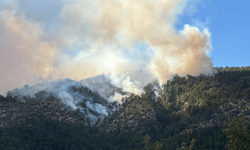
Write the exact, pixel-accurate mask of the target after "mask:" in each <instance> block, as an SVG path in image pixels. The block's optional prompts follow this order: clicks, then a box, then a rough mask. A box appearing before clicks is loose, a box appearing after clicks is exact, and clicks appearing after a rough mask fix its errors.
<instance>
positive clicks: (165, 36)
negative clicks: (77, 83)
mask: <svg viewBox="0 0 250 150" xmlns="http://www.w3.org/2000/svg"><path fill="white" fill-rule="evenodd" d="M189 2H190V1H187V0H175V1H172V0H154V1H151V0H105V1H102V0H75V1H69V0H64V1H60V0H51V1H40V0H38V1H29V0H18V1H17V0H8V1H0V70H1V73H0V85H1V86H0V93H2V94H4V93H5V92H6V91H8V90H10V89H13V88H20V87H22V86H23V85H25V84H29V85H32V84H35V83H38V82H43V81H51V80H56V79H62V78H71V79H74V80H81V79H84V78H88V77H92V76H96V75H99V74H108V75H110V79H112V84H114V85H116V86H118V87H121V88H123V89H124V91H130V92H135V93H140V92H141V90H140V87H142V86H144V85H146V84H147V83H148V82H150V81H152V80H154V79H158V80H159V81H160V82H165V81H166V80H168V79H170V77H171V76H172V75H173V74H200V73H204V74H209V73H210V74H212V73H213V64H212V60H211V58H210V57H208V54H209V52H210V50H211V44H210V32H209V30H208V29H207V28H205V29H204V30H203V31H200V30H199V29H198V28H197V27H192V26H190V25H185V26H184V27H183V29H182V30H180V31H179V30H176V29H175V23H176V22H177V19H178V15H180V14H182V13H183V11H184V10H185V7H186V6H187V5H188V4H189ZM61 96H63V97H67V94H65V93H64V94H63V93H61ZM67 99H70V97H69V96H68V98H67Z"/></svg>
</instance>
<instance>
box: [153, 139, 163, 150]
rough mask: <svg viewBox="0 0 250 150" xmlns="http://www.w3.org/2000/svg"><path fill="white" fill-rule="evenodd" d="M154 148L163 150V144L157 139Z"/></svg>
mask: <svg viewBox="0 0 250 150" xmlns="http://www.w3.org/2000/svg"><path fill="white" fill-rule="evenodd" d="M154 148H155V150H162V144H160V142H159V141H157V142H155V144H154Z"/></svg>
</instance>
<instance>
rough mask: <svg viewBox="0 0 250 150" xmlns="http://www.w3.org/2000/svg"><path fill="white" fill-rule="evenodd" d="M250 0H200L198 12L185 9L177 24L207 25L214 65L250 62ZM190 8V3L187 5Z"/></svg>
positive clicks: (180, 25) (236, 64)
mask: <svg viewBox="0 0 250 150" xmlns="http://www.w3.org/2000/svg"><path fill="white" fill-rule="evenodd" d="M249 7H250V1H249V0H239V1H233V0H217V1H216V0H201V1H200V3H199V4H198V5H197V6H196V12H195V13H192V14H190V13H188V12H186V13H184V14H182V15H181V16H179V18H180V20H181V21H180V22H178V23H177V24H176V27H177V28H181V27H183V25H184V24H186V23H187V24H191V25H194V26H196V25H200V28H202V27H203V26H206V27H208V29H209V30H210V32H211V33H212V36H211V37H212V38H211V39H212V47H213V50H212V53H211V54H210V56H211V57H212V58H213V63H214V66H215V67H217V66H222V67H225V66H250V37H249V36H250V8H249ZM187 9H190V7H187Z"/></svg>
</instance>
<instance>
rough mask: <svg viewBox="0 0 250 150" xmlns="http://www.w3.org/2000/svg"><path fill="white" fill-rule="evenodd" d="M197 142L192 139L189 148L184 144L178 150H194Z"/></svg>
mask: <svg viewBox="0 0 250 150" xmlns="http://www.w3.org/2000/svg"><path fill="white" fill-rule="evenodd" d="M196 142H197V141H196V140H195V139H192V141H191V143H190V145H189V148H188V147H187V144H186V143H185V142H182V144H181V148H178V150H193V149H194V146H195V144H196Z"/></svg>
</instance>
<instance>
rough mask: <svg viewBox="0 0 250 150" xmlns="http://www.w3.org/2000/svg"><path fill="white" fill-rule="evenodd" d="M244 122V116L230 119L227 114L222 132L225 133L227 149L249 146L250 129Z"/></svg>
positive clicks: (235, 149)
mask: <svg viewBox="0 0 250 150" xmlns="http://www.w3.org/2000/svg"><path fill="white" fill-rule="evenodd" d="M249 125H250V124H249V123H248V122H246V116H243V115H240V116H238V117H237V118H234V119H231V118H230V117H229V116H228V119H227V121H226V129H224V130H223V132H224V133H225V134H226V135H227V138H228V141H227V147H228V150H239V149H240V150H248V149H249V148H250V130H249V129H248V126H249Z"/></svg>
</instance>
